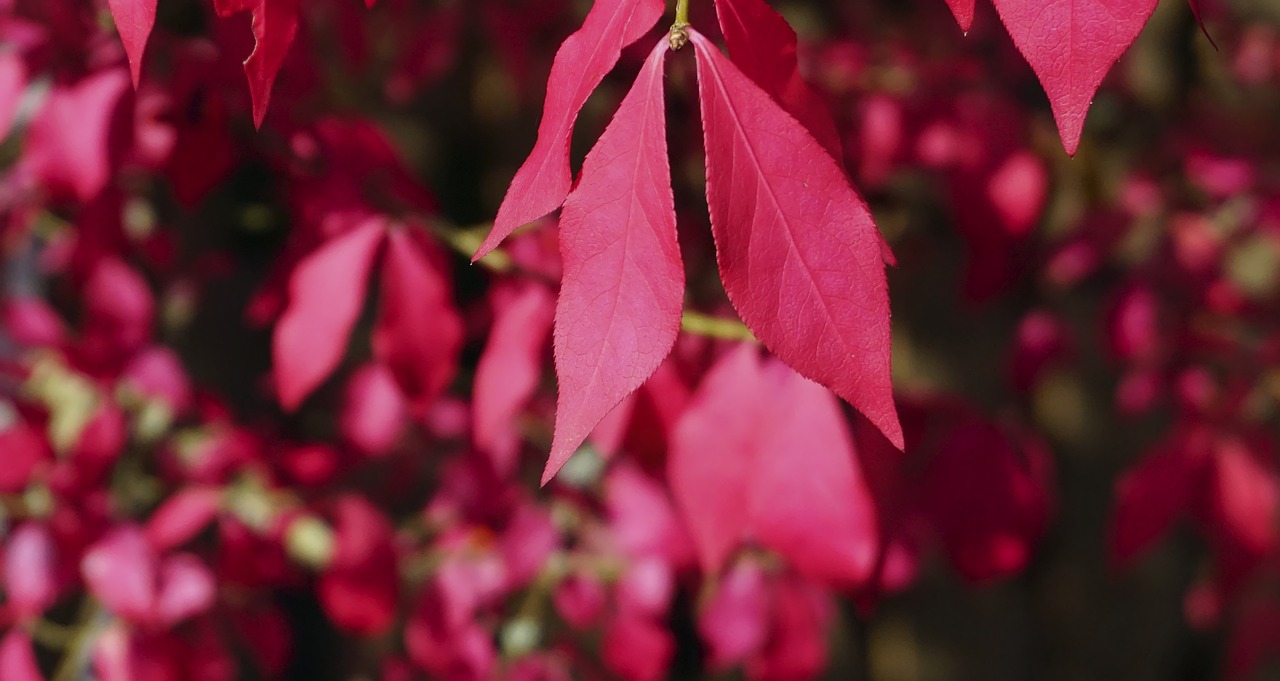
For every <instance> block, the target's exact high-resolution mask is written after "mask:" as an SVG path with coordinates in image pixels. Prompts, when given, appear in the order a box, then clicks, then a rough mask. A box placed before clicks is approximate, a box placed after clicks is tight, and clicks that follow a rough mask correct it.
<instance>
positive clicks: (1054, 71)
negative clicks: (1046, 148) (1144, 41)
mask: <svg viewBox="0 0 1280 681" xmlns="http://www.w3.org/2000/svg"><path fill="white" fill-rule="evenodd" d="M1156 1H1157V0H994V2H995V6H996V11H998V12H999V13H1000V20H1001V21H1003V22H1004V25H1005V28H1007V29H1008V30H1009V35H1010V36H1011V37H1012V38H1013V44H1014V45H1017V46H1018V51H1020V52H1022V56H1024V57H1026V59H1027V61H1028V62H1029V63H1030V64H1031V68H1032V69H1033V70H1034V71H1035V72H1036V76H1038V77H1039V78H1040V83H1041V84H1042V85H1043V86H1044V90H1045V93H1046V94H1047V95H1049V104H1050V105H1051V106H1052V107H1053V117H1054V119H1055V120H1056V121H1057V123H1058V134H1059V135H1060V136H1061V137H1062V146H1063V147H1065V148H1066V150H1067V153H1068V154H1070V155H1072V156H1074V155H1075V153H1076V149H1077V148H1078V147H1079V146H1080V134H1081V131H1082V130H1083V129H1084V118H1085V114H1086V113H1088V111H1089V105H1090V104H1091V103H1092V102H1093V95H1094V93H1096V92H1097V91H1098V86H1099V85H1101V84H1102V79H1103V78H1104V77H1106V75H1107V71H1109V70H1110V69H1111V66H1112V65H1113V64H1115V63H1116V60H1117V59H1119V58H1120V55H1121V54H1124V51H1125V50H1127V49H1129V45H1131V44H1132V43H1133V41H1134V39H1135V38H1137V37H1138V33H1140V32H1141V31H1142V27H1143V26H1145V25H1146V23H1147V19H1148V18H1150V16H1151V13H1152V12H1153V11H1154V10H1155V8H1156Z"/></svg>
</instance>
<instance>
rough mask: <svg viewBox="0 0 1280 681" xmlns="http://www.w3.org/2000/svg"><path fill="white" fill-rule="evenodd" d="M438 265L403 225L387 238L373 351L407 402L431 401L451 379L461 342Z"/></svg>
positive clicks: (422, 406)
mask: <svg viewBox="0 0 1280 681" xmlns="http://www.w3.org/2000/svg"><path fill="white" fill-rule="evenodd" d="M452 296H453V292H452V290H451V288H450V286H449V279H448V278H447V275H445V274H443V273H442V272H441V267H440V266H437V264H436V263H434V262H431V261H429V260H428V259H427V257H426V255H425V254H424V253H423V251H422V248H421V247H420V245H419V244H415V243H413V241H412V240H411V239H410V237H409V234H408V233H407V232H405V231H404V230H400V229H397V230H393V231H392V232H391V233H390V236H389V237H388V240H387V261H386V264H385V266H384V269H383V272H382V309H381V311H380V314H379V317H378V324H377V326H376V327H375V328H374V330H373V354H374V357H375V358H377V359H378V360H380V361H381V362H382V363H383V364H386V365H387V368H389V369H390V370H391V373H392V374H393V375H394V376H395V378H396V381H397V382H398V383H399V386H400V390H401V391H402V392H403V393H404V396H405V398H407V399H408V401H409V404H410V406H411V407H413V408H414V409H416V410H417V411H418V412H419V413H421V412H423V411H425V410H426V409H427V408H428V407H430V406H431V405H432V404H433V403H434V402H435V400H436V398H437V397H439V396H440V393H442V392H444V389H445V388H446V387H448V385H449V382H450V381H452V380H453V375H454V372H455V371H456V369H457V363H458V351H459V349H460V348H461V347H462V319H461V318H459V317H458V311H457V310H456V309H455V308H454V307H453V297H452Z"/></svg>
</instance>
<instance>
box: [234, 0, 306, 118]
mask: <svg viewBox="0 0 1280 681" xmlns="http://www.w3.org/2000/svg"><path fill="white" fill-rule="evenodd" d="M297 34H298V0H260V2H258V4H257V5H255V6H254V7H253V39H254V41H255V43H254V47H253V53H252V54H250V55H249V58H248V59H246V60H245V62H244V73H245V75H246V76H247V77H248V78H249V94H250V95H251V96H252V97H253V125H254V126H255V127H259V128H260V127H262V119H263V118H265V117H266V115H267V104H268V103H270V101H271V86H272V85H274V84H275V81H276V74H278V73H280V67H281V66H283V65H284V58H285V56H286V55H287V54H289V46H290V45H292V44H293V39H294V37H295V36H296V35H297Z"/></svg>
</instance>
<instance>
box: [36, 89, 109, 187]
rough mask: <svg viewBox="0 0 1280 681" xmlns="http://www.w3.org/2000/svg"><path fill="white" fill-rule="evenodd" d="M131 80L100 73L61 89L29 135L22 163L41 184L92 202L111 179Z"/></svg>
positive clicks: (53, 93) (51, 94) (53, 94)
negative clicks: (118, 118) (114, 141)
mask: <svg viewBox="0 0 1280 681" xmlns="http://www.w3.org/2000/svg"><path fill="white" fill-rule="evenodd" d="M128 88H129V79H128V77H127V76H125V74H124V73H123V72H121V71H119V70H115V69H112V70H107V71H99V72H98V73H95V74H93V75H91V76H89V77H88V78H85V79H84V80H82V81H80V82H79V83H76V84H75V85H74V86H71V87H67V86H55V87H54V88H53V89H52V90H51V91H50V92H49V96H48V98H47V99H46V100H45V104H44V106H43V107H42V108H41V110H40V113H39V114H38V115H36V117H35V118H34V119H33V120H32V121H31V127H30V128H29V129H28V130H27V139H26V145H25V147H24V148H25V154H24V155H23V158H22V163H23V164H25V165H26V166H27V168H28V170H29V171H30V172H31V173H32V174H33V175H35V177H37V178H38V179H39V180H40V181H41V182H43V183H44V184H45V185H47V186H48V187H49V188H51V189H54V190H56V191H65V192H68V193H70V194H72V195H73V196H75V198H77V199H79V200H81V201H88V200H89V199H91V198H93V197H94V196H96V195H97V194H98V192H100V191H102V188H103V187H105V186H106V185H107V181H108V180H109V179H110V178H111V158H110V157H111V148H110V144H109V142H110V133H111V127H112V119H113V117H114V116H115V113H116V108H117V105H118V104H119V103H120V101H121V96H122V95H123V94H124V93H125V92H126V91H127V90H128Z"/></svg>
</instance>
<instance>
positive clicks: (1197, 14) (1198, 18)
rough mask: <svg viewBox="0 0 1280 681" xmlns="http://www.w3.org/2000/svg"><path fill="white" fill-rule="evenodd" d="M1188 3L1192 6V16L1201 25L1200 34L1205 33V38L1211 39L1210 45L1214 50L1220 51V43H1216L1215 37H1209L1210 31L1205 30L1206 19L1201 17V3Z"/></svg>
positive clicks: (1194, 0)
mask: <svg viewBox="0 0 1280 681" xmlns="http://www.w3.org/2000/svg"><path fill="white" fill-rule="evenodd" d="M1187 2H1188V4H1190V5H1191V14H1193V15H1194V16H1195V18H1196V23H1197V24H1200V32H1201V33H1204V37H1205V38H1208V39H1209V44H1210V45H1213V49H1215V50H1216V49H1218V43H1217V42H1215V41H1214V39H1213V36H1211V35H1209V29H1208V28H1205V25H1204V18H1203V17H1201V16H1200V1H1199V0H1187Z"/></svg>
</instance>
